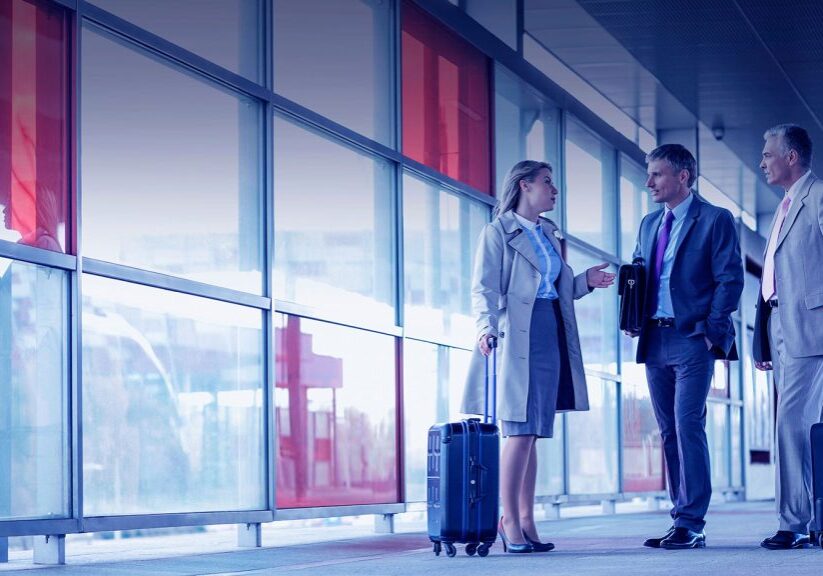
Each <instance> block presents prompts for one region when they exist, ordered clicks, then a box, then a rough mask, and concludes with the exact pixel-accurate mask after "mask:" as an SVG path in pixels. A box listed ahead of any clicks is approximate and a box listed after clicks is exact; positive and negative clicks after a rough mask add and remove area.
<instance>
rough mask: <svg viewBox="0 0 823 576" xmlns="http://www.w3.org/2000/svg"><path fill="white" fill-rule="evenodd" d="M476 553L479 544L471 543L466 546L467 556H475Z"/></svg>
mask: <svg viewBox="0 0 823 576" xmlns="http://www.w3.org/2000/svg"><path fill="white" fill-rule="evenodd" d="M475 552H477V543H476V542H470V543H468V544H466V555H467V556H474V554H475Z"/></svg>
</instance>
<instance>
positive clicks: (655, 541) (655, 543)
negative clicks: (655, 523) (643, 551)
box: [643, 526, 674, 548]
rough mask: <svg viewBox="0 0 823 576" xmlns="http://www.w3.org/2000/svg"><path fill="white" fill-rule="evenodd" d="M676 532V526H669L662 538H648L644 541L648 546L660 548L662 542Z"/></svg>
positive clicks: (644, 544)
mask: <svg viewBox="0 0 823 576" xmlns="http://www.w3.org/2000/svg"><path fill="white" fill-rule="evenodd" d="M673 532H674V526H672V527H671V528H669V529H668V530H667V531H666V533H665V534H663V536H661V537H660V538H647V539H646V541H645V542H643V546H645V547H646V548H660V543H661V542H662V541H663V540H665V539H666V538H668V537H669V536H671V535H672V533H673Z"/></svg>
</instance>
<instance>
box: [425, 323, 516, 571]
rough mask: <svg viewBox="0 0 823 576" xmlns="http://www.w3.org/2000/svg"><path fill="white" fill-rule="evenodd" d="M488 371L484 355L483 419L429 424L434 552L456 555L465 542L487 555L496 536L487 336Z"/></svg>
mask: <svg viewBox="0 0 823 576" xmlns="http://www.w3.org/2000/svg"><path fill="white" fill-rule="evenodd" d="M490 345H491V347H492V354H491V355H490V356H491V360H492V362H493V367H492V369H491V370H489V360H490V358H489V357H488V356H487V357H486V386H485V396H486V399H485V408H484V415H483V421H482V422H481V421H480V419H479V418H470V419H469V420H461V421H460V422H449V423H446V424H435V425H434V426H432V427H431V428H429V442H428V464H427V471H428V481H427V487H428V497H427V506H426V511H427V513H428V532H429V539H430V540H431V541H432V543H433V547H434V553H435V554H436V555H438V556H439V555H440V551H441V548H445V549H446V555H447V556H450V557H451V556H454V555H455V554H457V549H456V548H455V546H454V545H455V543H461V544H466V554H468V555H469V556H474V554H475V553H477V555H478V556H487V555H488V554H489V548H490V547H491V546H492V544H494V541H495V540H496V539H497V518H498V513H499V504H498V499H499V494H498V485H499V467H500V462H499V460H500V433H499V431H498V429H497V426H496V424H495V420H496V404H497V340H496V339H492V340H491V342H490ZM489 372H491V374H492V376H491V379H492V400H491V405H492V414H493V415H492V417H491V418H489Z"/></svg>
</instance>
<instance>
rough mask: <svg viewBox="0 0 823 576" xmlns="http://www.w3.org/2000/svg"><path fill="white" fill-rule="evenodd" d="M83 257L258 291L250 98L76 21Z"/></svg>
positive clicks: (256, 151) (255, 111) (254, 123)
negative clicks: (79, 28) (79, 61)
mask: <svg viewBox="0 0 823 576" xmlns="http://www.w3.org/2000/svg"><path fill="white" fill-rule="evenodd" d="M82 59H83V66H82V70H83V72H82V90H83V98H82V126H81V135H82V146H83V155H82V162H81V167H82V186H83V195H84V197H83V242H84V244H83V250H84V252H85V255H86V256H90V257H92V258H98V259H101V260H108V261H111V262H116V263H119V264H127V265H129V266H134V267H139V268H146V269H149V270H154V271H156V272H164V273H167V274H174V275H179V276H184V277H187V278H191V279H193V280H198V281H201V282H207V283H210V284H218V285H221V286H225V287H227V288H234V289H237V290H245V291H248V292H254V293H258V294H259V293H261V291H262V275H261V272H260V264H261V236H262V233H261V222H262V214H261V209H260V205H261V195H260V178H259V174H260V166H261V156H260V126H259V124H260V118H261V112H260V108H259V106H258V104H257V103H256V102H255V101H253V100H251V99H249V98H245V97H242V96H240V95H238V94H236V93H234V92H231V91H229V90H227V89H224V88H221V87H219V86H217V85H215V84H211V83H208V82H206V81H204V80H201V79H198V78H196V77H195V76H193V75H192V74H189V73H186V72H185V71H184V70H182V69H175V68H172V67H171V66H169V65H167V64H164V63H162V62H161V61H160V60H158V59H157V58H155V57H153V56H150V55H149V54H148V53H144V52H142V51H139V50H137V49H132V48H130V47H127V46H126V45H125V44H123V43H121V42H119V41H115V40H112V39H111V38H110V37H109V36H104V35H102V33H101V34H98V33H97V32H96V31H94V30H93V29H92V28H90V27H86V28H84V30H83V52H82Z"/></svg>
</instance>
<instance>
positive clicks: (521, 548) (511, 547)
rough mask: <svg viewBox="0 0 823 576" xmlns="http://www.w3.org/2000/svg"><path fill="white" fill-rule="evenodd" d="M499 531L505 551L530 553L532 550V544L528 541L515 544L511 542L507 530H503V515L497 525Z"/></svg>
mask: <svg viewBox="0 0 823 576" xmlns="http://www.w3.org/2000/svg"><path fill="white" fill-rule="evenodd" d="M497 533H498V534H500V539H501V540H502V541H503V552H508V553H509V554H529V553H531V552H532V545H531V544H529V543H528V542H524V543H523V544H514V543H512V542H509V539H508V538H506V531H505V530H503V517H502V516H501V517H500V524H498V525H497Z"/></svg>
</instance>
